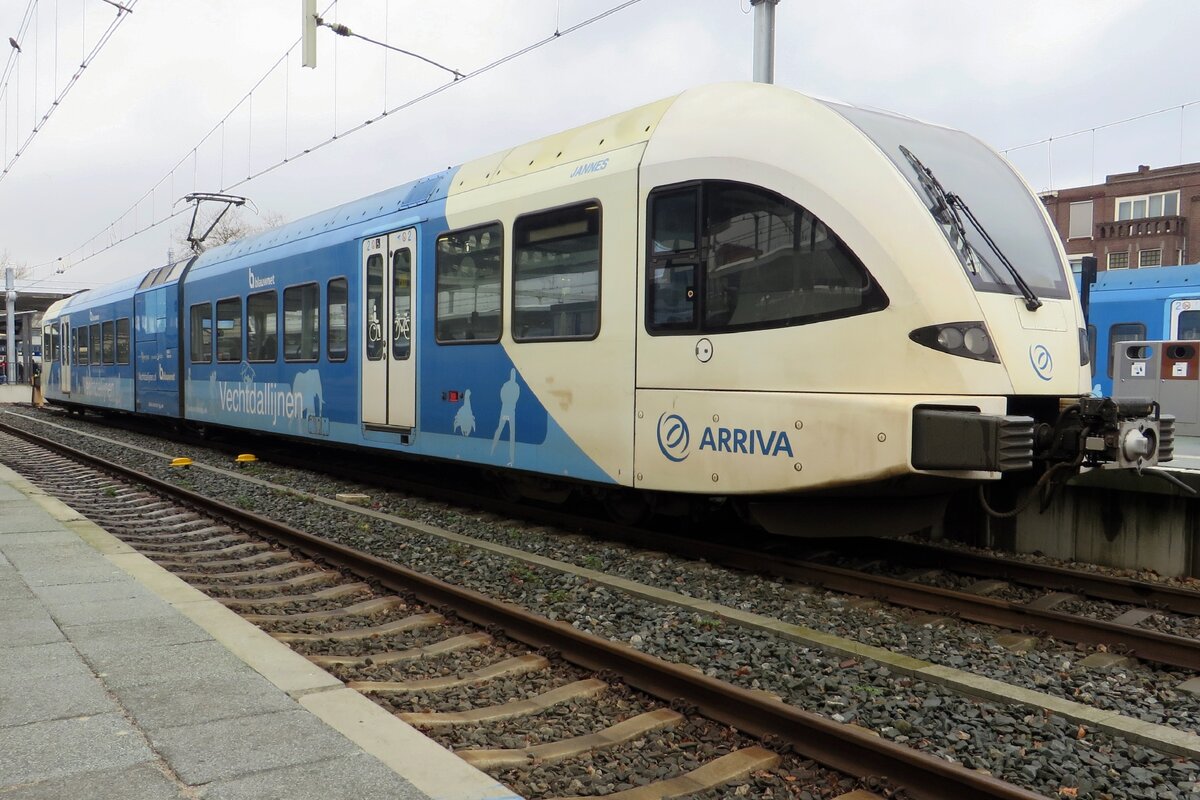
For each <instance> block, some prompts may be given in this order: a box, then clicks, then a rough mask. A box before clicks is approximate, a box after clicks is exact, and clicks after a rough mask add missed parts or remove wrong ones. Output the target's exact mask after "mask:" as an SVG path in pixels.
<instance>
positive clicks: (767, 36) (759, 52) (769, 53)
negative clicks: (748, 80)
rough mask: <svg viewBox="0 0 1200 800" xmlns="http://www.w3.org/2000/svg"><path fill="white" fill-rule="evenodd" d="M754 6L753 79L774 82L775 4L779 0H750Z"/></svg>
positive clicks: (757, 81) (756, 81)
mask: <svg viewBox="0 0 1200 800" xmlns="http://www.w3.org/2000/svg"><path fill="white" fill-rule="evenodd" d="M750 5H752V6H753V7H754V81H755V83H774V82H775V6H777V5H779V0H750Z"/></svg>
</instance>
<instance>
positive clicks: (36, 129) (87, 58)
mask: <svg viewBox="0 0 1200 800" xmlns="http://www.w3.org/2000/svg"><path fill="white" fill-rule="evenodd" d="M137 2H138V0H127V3H126V5H118V8H117V15H116V17H115V18H113V20H112V21H111V22H110V23H109V25H108V28H106V29H105V31H104V33H103V34H101V36H100V38H99V40H97V42H96V44H95V45H94V46H93V47H92V49H91V50H90V51H88V52H86V54H85V55H84V57H83V59H82V61H81V62H80V64H79V68H78V69H77V70H75V72H74V74H72V75H71V78H70V80H68V81H67V82H66V84H65V85H64V86H63V88H62V90H61V91H59V92H58V93H57V94H56V95H55V97H54V99H53V100H52V101H51V103H50V105H49V106H47V108H46V111H45V113H44V114H42V116H41V117H40V118H39V117H38V116H37V106H36V98H37V59H36V58H35V59H34V100H35V105H34V110H33V114H34V120H35V122H34V123H33V128H32V130H30V132H29V135H28V136H27V137H26V138H25V140H24V141H23V142H22V141H21V140H20V138H19V137H20V128H21V117H20V111H21V109H20V91H21V81H20V69H21V62H20V59H19V58H18V59H14V62H13V63H14V65H15V66H14V68H13V70H12V72H11V74H10V75H9V77H8V78H6V79H5V83H4V84H3V86H0V92H2V93H3V95H4V96H5V97H7V96H8V80H10V79H11V78H12V77H13V76H16V81H17V86H16V89H15V90H14V92H15V95H16V103H17V119H16V124H15V125H14V127H15V128H16V129H17V132H18V139H17V142H18V143H17V147H16V150H15V151H14V153H13V156H12V158H11V159H8V160H7V162H6V163H5V164H4V168H3V169H2V170H0V181H3V180H4V179H5V178H6V177H7V176H8V174H9V172H11V171H12V168H13V165H15V164H16V163H17V160H18V159H19V158H20V157H21V156H22V155H23V154H24V153H25V152H26V151H27V150H28V149H29V145H30V144H31V143H32V142H33V140H34V138H35V137H36V136H37V135H38V134H39V133H40V132H41V131H42V130H43V129H44V128H45V126H46V122H47V121H48V120H49V119H50V117H51V115H52V114H54V112H55V111H56V110H58V108H59V107H60V106H61V105H62V102H63V100H64V99H65V98H66V96H67V94H68V93H69V92H70V91H71V89H72V88H74V86H75V84H76V83H78V82H79V79H80V78H81V77H83V73H84V70H86V69H87V68H88V66H89V65H90V64H91V63H92V61H93V60H95V58H96V56H97V55H99V53H100V51H101V50H103V49H104V46H105V45H106V44H108V41H109V40H110V39H111V38H112V36H113V34H114V33H116V31H117V29H118V28H119V27H120V26H121V24H122V23H123V22H124V21H125V20H126V19H127V18H128V17H129V16H130V14H132V13H133V7H134V6H135V5H137ZM35 5H36V2H34V3H32V4H31V8H32V7H34V6H35ZM27 27H28V26H27V25H26V28H27ZM86 47H87V43H86V38H85V39H84V49H85V50H86ZM34 52H35V54H36V49H35V51H34ZM19 55H20V53H19V51H18V56H19ZM6 107H7V106H6ZM7 133H8V130H7V122H6V125H5V134H6V135H5V139H6V150H5V153H4V157H5V158H7V156H8V153H7Z"/></svg>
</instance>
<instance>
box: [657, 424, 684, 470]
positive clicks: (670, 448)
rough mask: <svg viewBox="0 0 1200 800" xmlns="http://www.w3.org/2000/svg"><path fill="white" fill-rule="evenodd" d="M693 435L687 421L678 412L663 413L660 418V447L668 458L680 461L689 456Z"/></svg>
mask: <svg viewBox="0 0 1200 800" xmlns="http://www.w3.org/2000/svg"><path fill="white" fill-rule="evenodd" d="M691 444H692V436H691V434H690V433H689V432H688V426H687V423H686V422H684V420H683V417H681V416H679V415H678V414H667V413H666V412H664V413H663V415H662V416H661V417H659V418H658V449H659V450H661V451H662V454H663V455H664V456H666V457H667V459H668V460H670V461H674V462H676V463H679V462H680V461H683V460H684V459H685V458H687V457H688V447H690V446H691Z"/></svg>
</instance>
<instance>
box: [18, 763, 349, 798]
mask: <svg viewBox="0 0 1200 800" xmlns="http://www.w3.org/2000/svg"><path fill="white" fill-rule="evenodd" d="M0 797H2V798H4V800H67V799H68V798H71V800H83V799H84V798H88V799H89V800H92V799H93V798H94V800H110V799H112V800H116V798H119V799H120V800H185V798H188V799H189V800H190V798H192V797H194V795H192V794H191V793H190V792H189V793H188V794H184V793H183V791H182V789H181V788H180V786H179V784H177V783H175V782H174V781H173V780H171V779H170V778H168V777H167V776H166V775H164V774H163V771H162V770H161V769H160V768H159V767H158V766H157V765H155V764H153V763H145V764H136V765H134V766H132V767H121V768H118V769H106V770H98V771H95V772H76V773H72V774H71V775H67V776H65V777H61V778H54V779H51V780H46V781H38V782H36V783H29V784H25V785H22V786H16V787H12V788H8V787H3V788H0ZM329 797H330V798H331V800H332V798H334V797H337V795H333V794H331V795H330V796H329Z"/></svg>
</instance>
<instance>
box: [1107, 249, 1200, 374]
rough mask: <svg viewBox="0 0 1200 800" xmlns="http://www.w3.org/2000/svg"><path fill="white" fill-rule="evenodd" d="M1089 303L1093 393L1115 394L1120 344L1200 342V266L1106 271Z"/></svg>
mask: <svg viewBox="0 0 1200 800" xmlns="http://www.w3.org/2000/svg"><path fill="white" fill-rule="evenodd" d="M1088 305H1089V309H1088V329H1087V330H1088V346H1089V347H1090V348H1091V352H1092V359H1091V361H1092V367H1093V369H1092V391H1093V394H1096V395H1111V394H1112V393H1113V373H1114V367H1115V366H1116V350H1117V347H1116V345H1117V344H1118V343H1119V342H1128V341H1148V340H1164V339H1170V340H1192V341H1196V340H1200V264H1184V265H1181V266H1178V267H1153V268H1145V269H1122V270H1107V271H1105V272H1101V273H1099V274H1098V275H1097V276H1096V281H1095V283H1093V284H1092V285H1091V298H1090V302H1089V304H1088Z"/></svg>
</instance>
